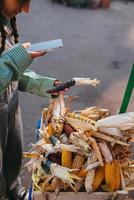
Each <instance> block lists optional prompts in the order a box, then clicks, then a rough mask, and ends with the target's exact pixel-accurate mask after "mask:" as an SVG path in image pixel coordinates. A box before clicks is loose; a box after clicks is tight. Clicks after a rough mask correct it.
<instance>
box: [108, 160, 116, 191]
mask: <svg viewBox="0 0 134 200" xmlns="http://www.w3.org/2000/svg"><path fill="white" fill-rule="evenodd" d="M115 179H116V177H115V164H114V161H113V162H112V163H106V164H105V182H106V188H107V190H108V191H110V192H113V191H115Z"/></svg>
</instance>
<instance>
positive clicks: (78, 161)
mask: <svg viewBox="0 0 134 200" xmlns="http://www.w3.org/2000/svg"><path fill="white" fill-rule="evenodd" d="M84 160H85V158H84V156H82V155H79V154H77V155H76V156H75V157H74V159H73V163H72V169H79V170H80V169H81V168H82V166H83V164H84ZM77 173H78V172H76V174H77Z"/></svg>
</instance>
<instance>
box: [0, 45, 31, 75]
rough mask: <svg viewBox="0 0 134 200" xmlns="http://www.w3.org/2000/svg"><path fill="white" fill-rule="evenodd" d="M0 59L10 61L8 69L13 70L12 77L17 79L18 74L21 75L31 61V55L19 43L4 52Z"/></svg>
mask: <svg viewBox="0 0 134 200" xmlns="http://www.w3.org/2000/svg"><path fill="white" fill-rule="evenodd" d="M2 57H3V58H4V59H5V60H7V61H8V60H10V61H11V64H10V66H9V67H10V68H11V69H12V70H13V72H14V75H15V76H17V77H19V76H20V74H21V73H23V72H24V71H25V69H26V68H28V66H29V65H30V64H31V63H32V61H33V59H32V57H31V55H30V54H29V53H28V51H27V50H26V49H25V48H24V47H23V45H22V44H20V43H18V44H16V45H15V46H13V47H12V48H10V49H8V50H6V51H4V52H3V54H2Z"/></svg>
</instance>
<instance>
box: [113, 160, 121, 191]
mask: <svg viewBox="0 0 134 200" xmlns="http://www.w3.org/2000/svg"><path fill="white" fill-rule="evenodd" d="M114 165H115V190H118V189H120V185H121V174H120V165H119V161H118V160H114Z"/></svg>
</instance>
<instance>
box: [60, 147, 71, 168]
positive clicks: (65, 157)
mask: <svg viewBox="0 0 134 200" xmlns="http://www.w3.org/2000/svg"><path fill="white" fill-rule="evenodd" d="M61 163H62V166H64V167H68V168H71V166H72V152H71V151H66V150H62V158H61Z"/></svg>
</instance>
